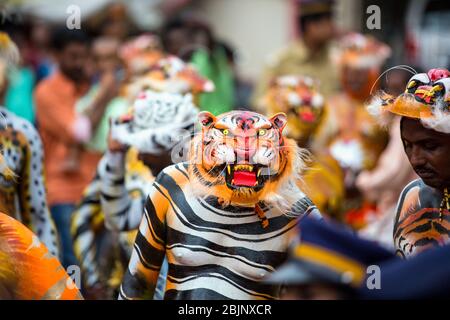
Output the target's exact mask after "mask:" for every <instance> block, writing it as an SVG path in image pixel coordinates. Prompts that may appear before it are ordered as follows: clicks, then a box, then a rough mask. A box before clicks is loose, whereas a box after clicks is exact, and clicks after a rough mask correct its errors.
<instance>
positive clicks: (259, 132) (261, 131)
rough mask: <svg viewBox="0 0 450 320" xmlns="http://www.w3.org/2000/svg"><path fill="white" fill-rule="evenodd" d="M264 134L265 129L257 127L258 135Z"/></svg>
mask: <svg viewBox="0 0 450 320" xmlns="http://www.w3.org/2000/svg"><path fill="white" fill-rule="evenodd" d="M265 134H266V130H265V129H259V131H258V135H259V136H263V135H265Z"/></svg>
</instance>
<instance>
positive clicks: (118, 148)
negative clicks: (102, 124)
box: [108, 119, 128, 153]
mask: <svg viewBox="0 0 450 320" xmlns="http://www.w3.org/2000/svg"><path fill="white" fill-rule="evenodd" d="M112 121H113V120H112V119H109V133H108V150H109V151H110V152H121V153H125V152H126V151H127V150H128V146H127V145H125V144H123V143H121V142H120V141H117V140H116V139H114V138H113V136H112Z"/></svg>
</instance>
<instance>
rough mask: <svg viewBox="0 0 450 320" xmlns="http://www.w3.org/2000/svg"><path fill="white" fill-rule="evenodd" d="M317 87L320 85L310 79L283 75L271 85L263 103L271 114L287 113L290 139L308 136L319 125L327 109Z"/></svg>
mask: <svg viewBox="0 0 450 320" xmlns="http://www.w3.org/2000/svg"><path fill="white" fill-rule="evenodd" d="M317 88H318V82H317V81H316V80H314V79H312V78H310V77H306V76H296V75H295V76H294V75H286V76H281V77H278V78H276V79H275V80H274V81H273V82H272V83H271V85H270V87H269V89H268V90H267V93H266V95H265V96H264V97H263V100H264V101H263V103H264V104H265V106H266V108H267V110H269V111H270V112H271V113H276V112H284V113H286V115H287V116H288V128H287V129H288V135H289V136H290V137H292V138H294V139H298V138H305V137H309V136H310V135H311V134H312V132H313V131H314V130H315V128H317V126H318V124H319V123H320V121H321V119H322V115H323V111H324V106H325V99H324V98H323V96H322V94H321V93H320V92H319V91H318V89H317Z"/></svg>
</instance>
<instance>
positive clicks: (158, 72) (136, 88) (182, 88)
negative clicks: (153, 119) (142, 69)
mask: <svg viewBox="0 0 450 320" xmlns="http://www.w3.org/2000/svg"><path fill="white" fill-rule="evenodd" d="M142 90H152V91H156V92H170V93H177V94H185V93H192V94H193V95H194V96H195V95H196V94H199V93H203V92H211V91H213V90H214V84H213V82H212V81H210V80H208V79H206V78H204V77H202V76H201V75H200V74H199V73H198V72H197V70H196V69H195V68H194V67H193V66H191V65H190V64H187V63H185V62H184V61H183V60H181V59H180V58H178V57H176V56H165V57H163V58H161V59H159V60H158V61H157V62H156V63H155V64H153V65H152V67H151V68H150V70H149V71H147V72H146V73H145V74H144V75H142V76H141V77H139V78H137V79H135V80H134V81H133V82H132V83H131V84H130V85H129V86H128V89H127V93H128V95H131V96H136V95H137V94H138V93H139V92H140V91H142Z"/></svg>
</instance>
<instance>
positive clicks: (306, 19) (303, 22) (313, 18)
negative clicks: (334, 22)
mask: <svg viewBox="0 0 450 320" xmlns="http://www.w3.org/2000/svg"><path fill="white" fill-rule="evenodd" d="M332 16H333V15H332V13H331V12H324V13H317V14H311V15H305V16H300V17H298V25H299V27H300V30H301V31H302V32H304V31H305V30H306V26H307V25H308V24H310V23H314V22H317V21H320V20H322V19H331V18H332Z"/></svg>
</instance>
